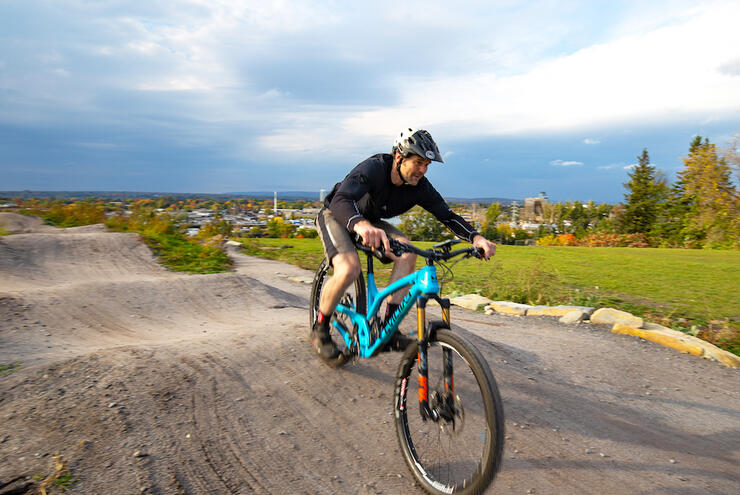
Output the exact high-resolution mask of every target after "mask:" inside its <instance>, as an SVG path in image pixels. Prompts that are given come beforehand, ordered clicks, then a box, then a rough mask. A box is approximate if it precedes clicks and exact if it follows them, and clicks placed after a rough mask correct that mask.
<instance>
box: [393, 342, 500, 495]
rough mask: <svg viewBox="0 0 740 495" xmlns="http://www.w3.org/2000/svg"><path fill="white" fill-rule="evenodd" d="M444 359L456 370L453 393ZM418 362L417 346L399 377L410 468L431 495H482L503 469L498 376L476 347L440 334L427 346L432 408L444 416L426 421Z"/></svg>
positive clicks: (400, 419)
mask: <svg viewBox="0 0 740 495" xmlns="http://www.w3.org/2000/svg"><path fill="white" fill-rule="evenodd" d="M445 354H446V355H447V356H451V360H452V361H451V362H452V369H453V370H454V373H453V380H452V387H451V388H452V391H451V392H450V391H448V389H447V387H446V386H445V379H444V356H445ZM418 359H419V358H418V344H417V343H414V344H413V345H411V346H410V347H409V348H408V349H407V350H406V352H405V353H404V355H403V358H402V360H401V364H400V365H399V367H398V372H397V374H396V390H395V394H394V413H395V419H396V432H397V434H398V443H399V446H400V447H401V451H402V452H403V455H404V458H405V459H406V463H407V464H408V466H409V469H410V470H411V472H413V474H414V477H415V478H416V480H417V481H418V482H419V484H421V486H422V487H423V488H424V489H425V490H426V491H427V492H429V493H433V494H438V493H453V492H454V493H462V494H473V493H476V494H477V493H481V492H482V491H483V490H485V489H486V487H487V486H488V485H489V484H490V483H491V481H492V480H493V478H494V476H495V475H496V472H497V471H498V469H499V467H500V465H501V457H502V454H503V445H504V412H503V406H502V403H501V397H500V395H499V392H498V388H497V386H496V381H495V380H494V378H493V373H492V372H491V369H490V368H489V366H488V363H486V361H485V358H483V356H482V355H481V353H480V351H478V349H476V348H475V347H474V346H473V345H472V344H470V343H469V342H468V341H466V340H465V339H463V338H462V337H460V336H458V335H456V334H454V333H452V332H451V331H450V330H447V329H439V330H437V331H436V333H434V335H433V336H432V338H431V339H430V341H429V345H428V347H427V366H428V375H427V376H428V379H427V383H428V396H429V407H430V409H432V410H436V411H437V412H439V413H440V417H439V418H438V419H437V420H433V419H431V418H430V419H427V420H426V421H424V420H423V419H422V416H421V414H420V411H419V401H418V399H417V397H418V386H419V380H418V377H417V376H412V375H416V373H415V371H414V369H415V368H416V366H415V365H417V364H418V363H417V361H418ZM448 362H449V361H448ZM448 385H449V383H448ZM409 392H410V394H409ZM407 395H408V396H409V397H411V399H410V400H409V401H408V402H407V400H406V399H407ZM444 418H447V419H444Z"/></svg>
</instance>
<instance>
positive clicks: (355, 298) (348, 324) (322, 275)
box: [309, 258, 367, 364]
mask: <svg viewBox="0 0 740 495" xmlns="http://www.w3.org/2000/svg"><path fill="white" fill-rule="evenodd" d="M333 274H334V269H333V268H332V267H331V266H329V260H327V259H326V258H324V260H323V261H322V262H321V264H320V265H319V267H318V268H317V269H316V274H315V275H314V278H313V285H312V286H311V307H310V310H309V328H313V324H314V323H315V322H316V318H317V316H318V314H319V303H320V302H321V294H322V290H323V288H324V286H325V285H326V282H328V281H329V279H330V278H331V277H332V275H333ZM339 303H340V304H343V305H345V306H347V307H349V308H352V309H353V310H354V311H356V312H358V313H361V314H365V313H367V292H366V290H365V279H364V278H363V276H362V273H360V275H359V276H358V277H357V278H356V279H355V281H354V283H353V284H352V285H350V286H349V288H348V289H347V291H346V292H345V293H344V294H343V295H342V297H341V298H340V300H339ZM334 319H336V320H337V321H339V322H341V323H342V324H343V325H344V327H345V328H346V329H348V330H352V321H351V320H350V319H349V318H348V317H347V316H345V315H343V314H341V313H337V312H336V311H335V312H334V314H333V315H332V320H334ZM329 329H330V331H329V335H330V336H331V339H332V340H333V341H334V345H336V346H337V349H339V351H340V352H342V354H345V355H348V354H349V349H347V345H346V343H345V342H344V339H343V338H342V335H341V334H340V333H339V331H338V330H337V329H336V328H334V325H333V324H332V325H329ZM342 364H344V362H342Z"/></svg>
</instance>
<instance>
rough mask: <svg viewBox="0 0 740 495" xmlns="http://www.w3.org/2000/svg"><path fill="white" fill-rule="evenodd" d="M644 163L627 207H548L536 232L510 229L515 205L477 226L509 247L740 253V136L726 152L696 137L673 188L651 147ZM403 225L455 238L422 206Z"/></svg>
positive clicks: (496, 207) (495, 207) (496, 209)
mask: <svg viewBox="0 0 740 495" xmlns="http://www.w3.org/2000/svg"><path fill="white" fill-rule="evenodd" d="M637 160H638V162H637V164H636V165H635V166H634V167H633V168H632V169H631V170H630V171H629V172H628V177H629V180H628V181H627V182H626V183H625V184H624V187H625V189H626V193H625V194H624V201H623V202H622V203H619V204H616V205H610V204H606V203H602V204H596V203H594V202H593V201H590V202H588V203H582V202H580V201H572V202H571V201H568V202H560V203H545V204H544V205H543V209H542V212H541V214H540V218H539V219H538V220H539V226H538V227H537V228H536V230H532V229H524V228H521V226H517V224H516V223H515V222H511V221H510V220H511V219H512V211H511V210H512V207H511V206H509V205H507V206H504V205H501V204H499V203H492V204H491V205H489V206H488V207H487V209H486V212H485V216H484V218H483V219H482V220H481V221H480V224H479V225H477V227H478V228H479V230H480V232H481V234H483V235H484V236H485V237H487V238H489V239H495V240H497V241H498V242H500V243H504V244H520V243H525V242H526V241H528V240H529V242H530V243H534V242H535V241H536V243H537V244H538V245H566V246H577V245H583V246H629V247H679V248H720V249H723V248H724V249H728V248H734V249H737V248H740V193H739V192H738V188H737V186H736V183H734V182H733V180H732V174H733V169H734V172H735V174H736V179H737V182H740V133H738V134H735V136H734V137H733V139H732V140H731V141H730V143H729V145H728V146H727V147H726V148H724V149H720V148H719V147H718V146H717V145H715V144H713V143H711V142H710V141H709V139H708V138H702V137H701V136H696V137H695V138H694V139H693V140H692V141H691V143H690V145H689V151H688V154H687V155H686V156H685V157H684V158H683V169H682V170H680V171H679V172H678V174H677V177H676V180H675V182H673V183H672V184H671V183H669V181H668V179H667V178H666V176H665V174H664V173H663V172H661V171H660V170H658V169H657V168H656V167H655V166H653V165H652V164H651V163H650V156H649V154H648V150H647V148H646V149H643V151H642V153H641V154H640V155H639V156H638V157H637ZM401 220H402V221H401V224H400V225H399V228H400V229H401V230H403V231H404V232H406V233H407V234H409V235H410V236H411V238H412V240H442V239H445V238H449V237H451V236H452V234H450V233H449V232H447V231H446V230H444V228H443V227H442V225H441V224H440V223H439V222H437V221H436V219H434V217H433V216H432V215H431V214H429V213H427V212H426V211H424V210H422V209H421V208H418V207H417V208H414V209H412V210H411V211H409V212H407V213H405V214H404V215H402V216H401ZM519 220H533V219H532V218H527V217H526V215H520V216H519ZM519 225H521V224H519Z"/></svg>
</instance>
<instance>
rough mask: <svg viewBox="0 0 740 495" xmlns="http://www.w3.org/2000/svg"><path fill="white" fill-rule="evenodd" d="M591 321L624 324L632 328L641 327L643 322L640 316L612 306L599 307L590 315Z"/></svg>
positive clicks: (605, 323)
mask: <svg viewBox="0 0 740 495" xmlns="http://www.w3.org/2000/svg"><path fill="white" fill-rule="evenodd" d="M591 323H600V324H604V325H616V324H620V325H624V326H627V327H632V328H642V325H643V324H644V322H643V321H642V318H640V317H638V316H635V315H632V314H630V313H627V312H626V311H619V310H618V309H612V308H600V309H597V310H596V311H594V312H593V314H592V315H591Z"/></svg>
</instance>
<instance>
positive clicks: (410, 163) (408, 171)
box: [401, 155, 431, 186]
mask: <svg viewBox="0 0 740 495" xmlns="http://www.w3.org/2000/svg"><path fill="white" fill-rule="evenodd" d="M430 163H431V160H429V159H427V158H423V157H421V156H419V155H409V156H408V157H407V158H404V159H403V161H402V162H401V174H403V177H404V178H405V179H406V182H408V183H409V184H411V185H412V186H415V185H417V184H418V183H419V181H420V180H421V178H422V177H424V174H426V173H427V167H428V166H429V164H430Z"/></svg>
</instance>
